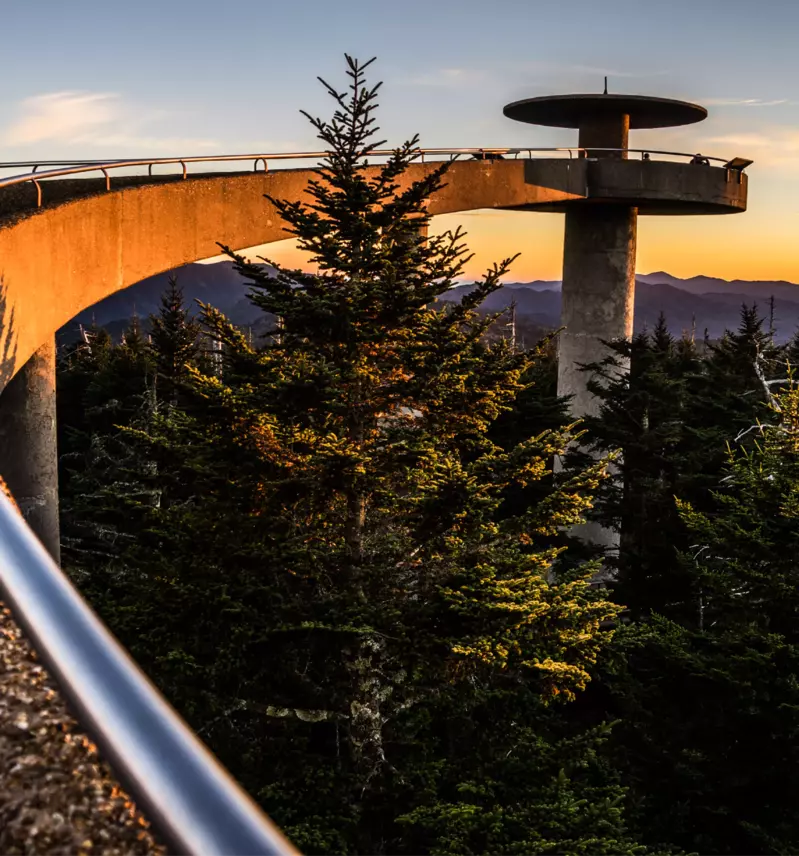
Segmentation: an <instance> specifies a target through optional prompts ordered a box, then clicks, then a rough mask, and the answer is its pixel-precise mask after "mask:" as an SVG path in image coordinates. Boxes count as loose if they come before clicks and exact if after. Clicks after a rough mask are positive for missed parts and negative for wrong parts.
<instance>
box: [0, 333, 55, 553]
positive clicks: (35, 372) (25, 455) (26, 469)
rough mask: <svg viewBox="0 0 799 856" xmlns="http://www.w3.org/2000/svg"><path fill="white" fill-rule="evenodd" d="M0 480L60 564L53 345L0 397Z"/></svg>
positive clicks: (32, 360)
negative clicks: (1, 478)
mask: <svg viewBox="0 0 799 856" xmlns="http://www.w3.org/2000/svg"><path fill="white" fill-rule="evenodd" d="M0 476H2V477H3V479H4V480H5V482H6V484H7V485H8V488H9V490H10V491H11V493H12V495H13V497H14V499H15V500H16V502H17V505H18V506H19V508H20V511H21V512H22V515H23V517H24V518H25V520H26V521H27V522H28V525H29V526H30V527H31V529H33V531H34V532H35V533H36V535H37V536H38V538H39V540H40V541H41V542H42V544H43V545H44V546H45V548H46V549H47V551H48V552H49V553H50V555H51V556H52V557H53V558H54V559H55V561H56V562H60V558H61V551H60V537H59V525H58V453H57V448H56V398H55V341H51V342H48V343H46V344H44V345H42V346H41V347H40V348H39V350H38V351H36V352H35V353H34V354H33V356H32V357H31V358H30V359H29V360H28V362H27V363H25V365H24V366H23V367H22V368H21V369H20V371H19V372H17V374H16V375H15V376H14V377H13V378H12V379H11V381H10V382H9V384H8V386H7V387H6V388H5V389H4V390H3V393H2V394H1V395H0Z"/></svg>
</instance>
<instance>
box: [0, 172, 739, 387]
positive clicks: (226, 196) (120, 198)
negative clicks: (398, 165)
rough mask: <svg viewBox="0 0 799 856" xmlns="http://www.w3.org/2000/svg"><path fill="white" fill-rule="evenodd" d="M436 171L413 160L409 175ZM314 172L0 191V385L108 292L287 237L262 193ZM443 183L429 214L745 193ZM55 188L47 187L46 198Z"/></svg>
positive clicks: (701, 202)
mask: <svg viewBox="0 0 799 856" xmlns="http://www.w3.org/2000/svg"><path fill="white" fill-rule="evenodd" d="M434 168H435V165H433V164H414V165H413V166H412V167H411V168H410V169H409V170H408V172H407V174H406V176H405V177H404V181H405V182H410V181H413V180H416V179H418V178H420V177H421V176H422V175H424V174H425V173H427V172H429V171H430V170H432V169H434ZM373 169H374V170H377V169H378V168H377V167H374V168H373ZM311 174H312V171H311V170H307V169H301V170H282V171H276V172H271V173H263V172H259V173H247V174H245V175H242V174H233V173H223V174H218V175H215V176H204V177H200V176H198V177H190V178H189V179H188V180H186V181H182V180H174V177H169V179H168V180H166V179H163V180H162V179H157V178H155V179H153V180H152V183H143V181H144V180H143V179H138V180H137V183H136V184H135V185H133V186H126V187H122V188H121V189H118V190H114V189H113V185H112V190H111V191H110V192H107V191H105V190H104V185H103V184H102V183H98V182H97V181H95V180H86V181H85V182H80V181H74V180H73V181H70V182H69V184H70V186H71V188H72V191H71V192H73V193H75V194H78V195H79V196H80V198H77V199H74V200H72V201H61V202H59V204H56V205H54V206H52V207H44V208H42V209H36V208H30V207H26V206H25V205H23V203H22V202H21V201H20V197H19V195H14V196H13V197H12V198H11V199H6V197H5V196H4V193H3V191H0V218H2V216H3V213H4V212H5V220H2V219H0V277H2V280H3V284H2V291H0V304H2V305H3V306H4V311H3V313H2V314H3V322H4V323H3V326H4V329H2V330H0V360H2V365H0V389H2V385H3V384H4V383H5V382H7V381H8V379H10V377H12V376H13V374H14V373H15V372H16V371H17V370H18V369H19V367H20V366H22V365H23V364H24V362H25V361H26V360H27V359H28V357H30V355H31V354H33V352H34V351H35V350H36V349H37V348H38V347H39V346H40V345H41V343H42V342H45V341H48V340H49V339H51V338H52V336H53V335H54V333H55V331H56V330H57V329H58V328H59V327H61V326H62V325H63V324H65V323H66V322H67V321H69V320H70V319H71V318H73V317H74V316H75V315H77V314H78V312H80V311H82V310H83V309H86V308H88V307H89V306H92V305H93V304H95V303H96V302H97V301H99V300H102V299H103V298H104V297H107V296H108V295H109V294H112V293H113V292H115V291H119V290H120V289H123V288H127V287H128V286H129V285H133V284H134V283H136V282H139V281H140V280H142V279H145V278H146V277H148V276H152V275H154V274H156V273H161V272H162V271H166V270H170V269H172V268H175V267H179V266H180V265H183V264H187V263H189V262H192V261H196V260H197V259H201V258H206V257H208V256H212V255H215V254H216V253H218V252H219V247H218V245H217V242H221V243H223V244H227V245H229V246H231V247H249V246H255V245H257V244H265V243H269V242H270V241H278V240H281V239H283V238H286V237H287V235H286V233H285V231H284V229H283V224H282V222H281V221H280V219H279V218H278V216H277V214H276V212H275V210H274V207H273V206H272V205H271V203H269V202H268V201H267V200H265V199H264V194H270V195H271V196H273V197H275V198H282V199H292V200H300V199H303V198H304V197H305V190H306V187H307V183H308V179H309V178H310V177H311ZM446 181H447V186H446V187H444V188H443V189H442V190H441V191H440V192H439V193H437V194H436V195H435V197H433V198H432V199H431V200H430V206H429V213H430V214H431V216H434V215H436V214H449V213H452V212H456V211H468V210H474V209H479V208H495V209H496V208H502V209H524V210H539V211H565V210H570V209H571V208H572V207H573V206H575V205H578V206H579V205H593V204H595V203H596V202H607V201H620V200H623V201H626V202H627V203H628V204H631V203H633V202H634V203H635V204H636V207H638V208H639V211H640V212H641V213H663V209H664V208H668V207H669V206H678V205H683V206H686V208H684V209H683V210H688V211H690V212H691V213H693V212H694V210H695V212H696V213H716V212H720V211H741V210H744V209H745V207H746V190H747V185H746V181H745V180H744V181H743V182H742V183H740V184H739V183H737V182H736V181H727V176H726V171H725V170H723V169H715V168H712V167H697V166H689V165H686V164H675V163H665V162H658V163H652V162H649V163H641V162H635V161H618V160H615V161H614V160H602V161H596V162H593V161H586V160H577V159H574V160H571V161H570V160H569V159H564V158H557V159H547V160H532V161H529V160H526V159H520V160H507V161H470V162H463V163H456V164H454V165H453V166H452V168H451V169H450V171H449V173H448V175H447V179H446ZM51 184H53V185H56V184H59V185H60V184H61V182H51ZM9 190H14V188H9ZM88 193H91V194H92V195H86V194H88ZM59 196H60V197H62V196H63V193H62V192H61V190H59V189H57V188H54V187H53V188H51V187H50V186H49V184H48V185H47V186H45V200H47V199H48V197H59ZM23 201H24V200H23ZM12 203H13V204H12ZM12 317H13V325H12V324H11V319H12Z"/></svg>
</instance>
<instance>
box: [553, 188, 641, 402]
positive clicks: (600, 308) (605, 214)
mask: <svg viewBox="0 0 799 856" xmlns="http://www.w3.org/2000/svg"><path fill="white" fill-rule="evenodd" d="M637 220H638V211H637V209H635V208H628V207H626V206H623V205H601V206H600V205H597V206H591V205H585V206H580V207H579V208H578V207H575V208H572V209H570V210H569V211H568V212H567V214H566V236H565V240H564V244H563V292H562V306H561V316H560V317H561V325H562V326H564V327H565V329H564V330H563V331H562V332H561V334H560V339H559V344H558V394H559V395H571V396H573V398H572V404H571V412H572V413H573V415H574V416H575V417H580V416H585V415H587V414H592V415H593V414H596V413H597V412H598V409H599V402H598V399H596V398H595V397H594V396H593V395H592V394H591V393H590V392H589V391H588V388H587V383H588V375H587V373H586V372H583V371H580V369H579V364H585V363H593V362H596V361H597V360H601V359H602V358H603V357H605V356H606V355H607V353H608V351H607V348H605V347H604V346H603V345H602V343H601V342H600V339H617V338H622V337H624V338H630V337H631V336H632V333H633V299H634V296H635V242H636V231H637Z"/></svg>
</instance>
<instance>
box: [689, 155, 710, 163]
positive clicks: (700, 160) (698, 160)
mask: <svg viewBox="0 0 799 856" xmlns="http://www.w3.org/2000/svg"><path fill="white" fill-rule="evenodd" d="M691 163H695V164H699V166H710V161H709V160H708V159H707V158H706V157H705V156H704V155H701V154H699V153H698V152H697V154H695V155H694V156H693V157H692V158H691Z"/></svg>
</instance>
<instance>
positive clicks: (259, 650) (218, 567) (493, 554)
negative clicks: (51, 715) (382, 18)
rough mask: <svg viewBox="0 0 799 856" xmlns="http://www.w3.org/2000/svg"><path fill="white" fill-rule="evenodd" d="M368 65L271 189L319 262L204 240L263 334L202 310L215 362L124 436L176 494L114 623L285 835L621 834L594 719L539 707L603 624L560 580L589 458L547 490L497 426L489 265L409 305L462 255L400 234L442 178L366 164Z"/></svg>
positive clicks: (399, 165) (411, 843)
mask: <svg viewBox="0 0 799 856" xmlns="http://www.w3.org/2000/svg"><path fill="white" fill-rule="evenodd" d="M369 64H370V63H365V64H363V65H362V64H360V63H359V62H358V61H357V60H355V59H352V58H350V57H347V74H348V76H349V87H348V89H347V90H346V91H339V90H337V89H335V88H333V87H332V86H330V85H328V84H326V83H325V84H324V85H325V86H326V88H327V91H328V92H329V93H330V95H331V96H332V98H333V99H334V101H335V105H336V107H335V112H334V115H333V118H332V119H331V120H330V121H324V120H321V119H317V118H313V117H309V118H310V120H311V122H312V124H313V125H314V127H315V128H316V130H317V133H318V135H319V137H320V139H321V140H322V141H323V143H324V145H325V147H326V149H327V150H328V155H327V157H326V159H325V160H324V162H323V163H322V164H321V165H320V167H319V169H318V170H317V173H316V176H315V178H314V180H312V181H311V183H310V185H309V188H308V193H307V200H306V201H303V202H286V201H283V200H280V199H271V198H270V199H269V201H270V203H271V204H272V205H273V206H274V207H275V209H276V210H277V212H278V214H279V215H280V216H281V217H282V218H283V220H284V221H285V223H286V229H287V232H288V233H289V234H291V235H294V236H295V237H296V238H297V241H298V245H299V246H300V247H301V248H302V249H303V250H305V251H306V252H307V253H308V254H309V256H310V266H311V269H315V271H316V272H315V273H309V272H307V271H302V270H284V269H282V268H280V267H279V266H277V265H274V266H273V267H274V268H275V270H276V273H275V274H272V273H269V272H268V271H267V269H266V268H265V267H264V266H263V265H262V264H260V263H253V262H250V261H247V260H246V259H244V258H243V257H241V256H239V255H236V254H235V253H232V252H231V251H230V250H229V249H227V248H224V249H225V251H226V252H228V253H229V254H230V256H231V257H232V258H233V259H234V260H235V263H236V267H237V269H238V271H239V272H240V273H241V274H243V275H244V276H245V277H246V278H247V279H248V281H249V282H250V283H251V286H252V295H251V299H252V301H253V302H254V303H255V304H256V305H257V306H259V307H260V308H261V309H263V310H264V312H265V313H268V314H269V316H270V317H276V318H277V319H279V323H278V324H277V325H276V326H275V328H274V329H273V330H272V331H271V332H270V334H269V335H268V336H267V337H266V340H265V342H263V343H260V344H254V343H252V342H251V341H249V340H248V338H247V337H246V336H244V335H243V334H242V333H241V332H240V331H239V330H238V329H237V328H236V327H235V326H234V325H233V324H231V323H230V322H229V321H228V320H227V319H226V318H224V317H223V316H222V315H221V314H220V313H219V312H218V311H216V310H214V309H213V308H212V307H210V306H206V307H204V310H203V323H204V326H205V328H206V332H207V334H208V335H209V336H210V337H211V338H213V339H214V340H215V341H217V342H219V343H220V347H221V352H220V354H221V357H220V359H221V362H220V364H219V366H218V370H214V371H213V372H205V371H202V370H200V369H199V368H197V366H196V365H195V366H194V367H190V368H189V373H188V376H187V379H186V381H185V383H184V382H181V384H180V386H179V388H180V390H181V393H180V396H181V397H180V401H181V404H180V406H178V407H175V408H171V409H170V410H169V411H163V410H161V409H158V408H156V410H155V413H154V415H153V418H152V419H151V420H150V422H149V427H148V428H147V429H146V430H141V431H138V432H129V436H135V437H136V438H137V440H138V441H139V442H141V444H142V446H143V447H146V448H147V449H148V450H149V451H148V454H149V455H150V456H151V457H152V458H153V460H156V461H157V467H156V468H155V470H156V471H157V474H158V478H159V479H170V480H171V483H173V484H174V483H180V484H181V485H182V487H183V490H182V493H181V495H180V499H179V501H175V502H170V501H164V502H162V503H161V504H160V505H159V506H158V507H157V508H150V509H149V511H148V514H149V517H148V522H147V525H146V527H145V531H146V538H144V539H143V540H142V541H141V542H140V545H139V548H138V552H137V550H135V549H133V550H131V551H129V552H128V554H127V557H126V561H127V562H128V566H129V568H131V569H134V572H133V573H131V574H129V575H128V576H127V577H126V579H125V586H124V590H120V589H117V591H116V593H115V594H118V595H119V596H120V598H121V599H120V600H117V601H115V602H114V603H113V605H109V608H108V615H109V616H110V618H109V620H111V622H112V624H113V625H114V627H115V629H116V630H117V632H119V633H120V635H122V636H123V638H124V639H125V641H127V642H128V644H130V645H131V647H132V648H133V650H134V652H135V653H136V655H137V657H138V658H139V659H140V660H141V661H143V662H145V663H146V665H147V667H148V669H149V671H150V673H151V674H152V675H153V676H154V677H155V678H156V680H158V681H159V683H160V684H161V685H162V686H163V687H164V688H165V689H166V690H167V692H168V694H169V695H170V697H171V698H173V700H175V702H176V703H177V704H178V705H179V706H180V707H181V709H182V710H183V711H184V712H185V713H186V714H187V715H188V716H189V717H190V719H191V720H192V721H193V722H194V723H195V725H196V726H197V727H198V728H199V729H200V730H201V732H202V734H203V736H204V737H205V738H206V739H208V740H209V742H210V743H211V745H212V746H213V748H214V749H215V750H216V751H217V752H218V753H219V754H220V756H221V757H222V759H223V760H224V761H225V763H226V764H228V765H229V766H230V768H231V769H232V770H233V771H234V773H236V774H237V775H238V776H239V777H240V778H241V780H242V781H243V782H244V783H245V785H246V786H248V787H249V788H250V789H251V790H252V791H253V793H254V794H255V795H256V796H257V797H258V798H259V799H260V800H261V801H262V802H263V804H264V805H265V806H266V807H267V809H268V810H269V811H270V812H271V813H272V814H273V816H274V817H275V819H276V820H277V821H278V822H279V823H280V824H281V825H282V826H283V827H284V828H285V829H286V831H287V832H288V834H289V835H290V836H291V837H293V839H294V840H295V841H296V843H297V844H298V846H300V847H301V848H304V849H307V850H309V851H312V852H322V851H326V852H330V851H334V852H342V853H343V852H363V853H367V852H368V853H388V852H397V853H402V852H407V853H411V852H435V853H455V852H459V853H460V852H475V853H476V852H509V853H510V852H530V853H533V852H541V853H544V852H546V853H550V852H565V851H568V852H619V853H622V852H624V853H626V852H637V848H636V845H634V844H633V843H632V842H631V839H630V837H629V835H628V833H627V832H626V830H625V827H624V823H623V810H622V805H623V791H622V790H621V789H620V788H619V787H618V786H617V784H616V783H615V779H614V777H613V775H612V772H611V771H609V770H608V769H607V767H606V765H605V764H604V762H603V761H602V759H601V751H600V749H599V747H600V744H601V743H602V741H603V740H604V739H605V737H606V735H605V734H604V732H603V733H599V732H596V733H595V732H591V733H590V734H588V735H584V736H582V737H581V736H579V735H577V736H575V734H574V733H569V729H568V728H566V727H565V726H564V724H563V723H562V722H561V720H560V719H559V718H558V717H557V716H556V715H555V714H554V713H553V711H555V710H556V709H557V708H558V706H559V705H560V704H561V703H563V702H566V701H568V700H570V699H573V698H574V697H575V696H576V695H577V694H578V693H580V692H581V691H582V690H583V688H584V687H585V686H586V684H587V683H588V681H589V680H590V675H591V670H592V668H593V664H594V662H595V660H596V658H597V656H598V655H599V653H600V652H601V651H602V650H603V649H604V648H605V647H606V646H607V645H608V644H609V641H610V638H611V636H612V631H609V630H608V629H606V628H607V626H608V624H610V623H612V620H613V618H614V616H615V615H616V613H617V607H615V606H614V605H612V604H611V603H609V602H608V601H606V600H605V599H604V598H603V597H602V596H601V593H599V592H596V591H595V590H593V589H592V588H591V586H590V583H589V581H590V577H591V575H592V572H593V570H594V568H592V567H590V566H585V567H583V568H581V569H579V571H578V572H574V571H571V572H570V573H569V574H568V575H567V576H564V577H563V578H561V577H560V576H559V573H558V560H559V556H560V553H561V552H562V547H560V546H558V544H559V540H558V539H559V537H560V532H561V530H562V529H563V528H564V527H568V526H570V525H572V524H573V523H576V522H577V521H579V520H580V519H581V517H582V515H583V514H584V512H585V511H586V509H588V508H589V506H590V502H591V500H590V495H591V492H592V491H593V490H595V489H596V488H597V486H598V484H599V483H600V482H601V480H602V478H603V476H604V469H605V464H604V463H603V462H602V461H599V462H594V463H593V464H592V465H591V466H590V467H588V468H586V469H584V470H582V471H578V472H575V473H574V474H573V475H572V476H571V477H569V478H567V479H564V480H562V482H561V483H560V484H558V485H557V486H555V485H554V484H553V483H552V479H551V461H552V459H553V456H554V455H555V454H557V453H560V452H562V451H563V449H564V448H565V447H566V445H567V444H568V443H569V442H570V440H571V439H572V438H573V437H574V436H575V435H574V434H573V433H570V431H569V430H568V429H565V430H557V429H556V430H544V429H545V428H548V427H549V426H544V425H542V426H541V427H540V429H539V430H537V431H533V429H532V427H531V428H530V433H526V434H525V436H524V437H519V438H518V441H517V442H514V443H505V444H504V445H503V444H502V443H500V442H497V441H496V440H495V439H493V435H492V426H494V425H495V424H496V422H497V420H498V418H499V417H500V416H501V415H502V414H504V413H507V412H509V411H510V409H511V408H512V406H513V404H514V402H515V401H516V400H517V398H518V397H519V396H520V395H521V394H522V393H523V392H524V391H525V390H526V389H527V388H528V387H529V383H530V377H531V376H532V375H534V374H535V361H536V360H537V359H538V355H537V354H536V353H535V352H522V353H519V352H516V350H515V349H513V348H511V347H509V345H508V343H507V342H504V341H497V342H494V343H487V341H486V338H487V337H486V336H485V333H486V331H487V330H488V329H489V328H490V326H491V324H492V323H493V322H494V320H495V318H494V316H488V317H485V316H482V315H480V314H479V313H478V312H477V311H476V308H477V307H478V306H479V304H480V303H481V302H482V301H483V300H484V299H485V297H486V296H488V295H489V294H490V293H492V292H493V291H494V290H496V289H497V288H499V287H500V281H501V279H502V277H503V276H504V275H505V273H506V272H507V271H508V269H509V265H510V263H511V261H512V259H505V260H504V261H502V262H501V263H499V264H496V265H493V266H492V267H491V268H490V269H489V270H488V271H487V273H486V275H485V277H484V278H483V279H482V280H481V281H480V282H478V283H477V284H476V286H475V288H474V289H473V291H472V292H471V293H470V294H469V295H468V296H466V297H464V298H463V300H462V301H461V302H460V303H459V304H456V305H454V306H452V307H450V308H448V309H446V310H445V311H441V309H440V307H434V305H433V304H434V301H435V298H436V297H437V296H438V295H440V294H442V293H443V292H445V291H447V290H448V289H449V288H450V287H451V286H453V285H454V284H455V283H456V282H457V281H458V279H459V278H460V277H461V276H462V273H463V265H464V263H465V261H466V259H467V258H468V254H467V250H466V248H465V246H464V245H463V240H462V238H463V235H462V233H461V232H460V231H456V232H454V233H449V234H446V235H443V236H433V237H429V238H428V237H425V236H424V234H423V232H424V230H425V229H426V227H427V225H428V222H429V216H428V213H427V210H428V209H427V204H428V200H429V199H430V197H431V196H432V195H433V194H434V193H436V192H438V191H439V190H441V189H442V188H443V187H444V185H445V182H446V174H447V170H448V168H449V166H448V164H447V163H442V164H428V165H421V164H415V163H414V161H415V160H416V159H417V152H416V149H417V147H418V140H417V138H416V137H414V138H412V139H411V140H409V141H408V142H406V143H405V144H404V145H402V146H400V147H399V148H397V149H396V150H394V151H393V154H392V155H391V156H390V157H388V158H387V160H386V161H385V162H384V163H382V164H372V165H370V164H369V163H368V161H370V160H374V159H375V155H374V152H375V150H376V149H377V148H378V147H379V146H380V145H381V143H380V142H376V140H377V136H376V134H377V127H376V120H375V110H376V107H377V94H378V89H379V86H368V85H367V84H366V80H365V74H364V72H365V70H366V69H367V68H368V66H369ZM263 261H266V260H263ZM162 350H164V349H162ZM527 424H528V425H529V420H528V423H527ZM506 429H507V426H506ZM506 429H503V430H506ZM535 485H548V488H547V489H541V490H538V491H533V492H532V493H530V494H529V497H530V498H529V500H528V501H527V502H521V501H518V502H516V503H514V506H513V508H512V509H509V508H508V507H507V506H506V507H505V509H504V510H501V506H502V504H503V501H504V499H505V498H506V497H507V496H508V495H509V492H512V491H516V492H517V495H518V496H522V495H525V494H524V489H526V488H529V487H531V486H535ZM167 495H168V492H167ZM154 544H157V550H153V545H154ZM137 587H138V590H136V588H137ZM144 590H147V592H148V595H149V598H150V606H148V608H147V609H143V608H142V606H141V603H142V600H143V592H144ZM153 600H155V602H156V603H157V604H158V607H157V608H153V606H152V603H153ZM108 602H109V601H107V603H108ZM586 801H588V802H590V803H591V805H592V808H590V809H587V808H585V806H587V805H588V802H586ZM539 827H540V828H539Z"/></svg>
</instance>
